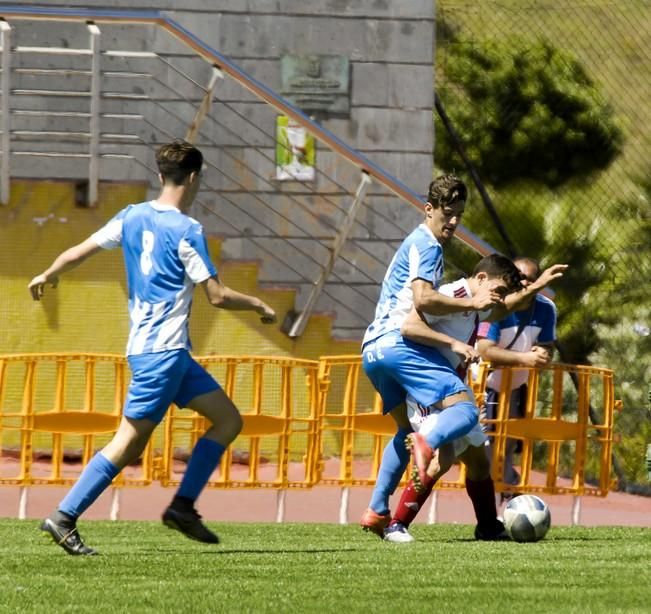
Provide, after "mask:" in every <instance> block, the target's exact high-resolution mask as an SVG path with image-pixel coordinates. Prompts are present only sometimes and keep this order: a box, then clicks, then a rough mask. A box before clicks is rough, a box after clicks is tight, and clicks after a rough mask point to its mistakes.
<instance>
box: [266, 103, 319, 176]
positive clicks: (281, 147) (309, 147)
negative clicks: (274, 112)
mask: <svg viewBox="0 0 651 614" xmlns="http://www.w3.org/2000/svg"><path fill="white" fill-rule="evenodd" d="M315 161H316V148H315V143H314V137H313V136H312V135H311V134H309V133H308V132H307V130H305V128H303V126H301V125H299V124H297V123H296V122H294V121H293V120H292V119H290V118H289V117H286V116H285V115H279V116H278V118H277V119H276V179H278V180H279V181H287V180H295V181H314V177H315V168H314V165H315Z"/></svg>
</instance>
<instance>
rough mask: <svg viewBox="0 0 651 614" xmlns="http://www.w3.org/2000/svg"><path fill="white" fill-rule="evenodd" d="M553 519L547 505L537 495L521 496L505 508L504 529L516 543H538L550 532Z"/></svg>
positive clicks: (512, 500)
mask: <svg viewBox="0 0 651 614" xmlns="http://www.w3.org/2000/svg"><path fill="white" fill-rule="evenodd" d="M551 521H552V517H551V514H550V513H549V508H548V507H547V504H546V503H545V502H544V501H543V500H542V499H541V498H540V497H536V496H535V495H520V496H518V497H514V498H513V499H511V500H510V501H509V502H508V504H507V506H506V507H505V508H504V527H505V528H506V530H507V531H508V533H509V535H510V536H511V539H513V540H514V541H516V542H537V541H538V540H539V539H542V538H543V537H545V535H546V534H547V531H549V527H550V525H551Z"/></svg>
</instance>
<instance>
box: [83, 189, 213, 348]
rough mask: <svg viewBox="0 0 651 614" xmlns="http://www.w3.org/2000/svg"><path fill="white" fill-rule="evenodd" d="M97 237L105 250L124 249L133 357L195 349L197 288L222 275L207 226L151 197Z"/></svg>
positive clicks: (119, 216) (122, 214)
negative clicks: (191, 328)
mask: <svg viewBox="0 0 651 614" xmlns="http://www.w3.org/2000/svg"><path fill="white" fill-rule="evenodd" d="M92 238H93V239H94V240H95V241H96V242H97V244H98V245H99V246H100V247H102V248H104V249H113V248H116V247H122V251H123V255H124V263H125V267H126V272H127V283H128V288H129V316H130V319H131V327H130V331H129V340H128V342H127V356H132V355H137V354H151V353H155V352H165V351H168V350H176V349H187V350H190V349H191V344H190V338H189V334H188V319H189V316H190V307H191V304H192V294H193V291H194V286H195V284H198V283H201V282H203V281H205V280H207V279H208V278H210V277H212V276H213V275H216V274H217V269H216V268H215V266H214V265H213V263H212V262H211V260H210V256H209V254H208V246H207V244H206V239H205V237H204V234H203V228H202V226H201V224H199V223H198V222H197V221H196V220H193V219H192V218H191V217H189V216H187V215H185V214H184V213H182V212H181V211H179V210H178V209H177V208H176V207H173V206H171V205H164V204H159V203H157V202H156V201H149V202H144V203H140V204H137V205H129V206H128V207H126V208H124V209H122V211H120V212H119V213H118V214H117V215H116V216H115V217H114V218H113V219H111V220H110V221H109V222H108V223H107V224H106V225H105V226H104V227H102V228H100V230H98V231H97V232H96V233H95V234H93V235H92Z"/></svg>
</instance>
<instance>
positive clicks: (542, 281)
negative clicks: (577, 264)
mask: <svg viewBox="0 0 651 614" xmlns="http://www.w3.org/2000/svg"><path fill="white" fill-rule="evenodd" d="M568 266H569V265H567V264H552V266H550V267H547V268H546V269H545V270H544V271H543V272H542V273H541V274H540V277H539V278H538V279H536V281H535V282H533V283H534V285H535V286H536V288H537V289H538V290H542V289H543V288H546V287H547V286H548V285H549V284H550V283H552V282H553V281H554V280H556V279H560V278H561V277H563V273H565V271H566V269H567V267H568Z"/></svg>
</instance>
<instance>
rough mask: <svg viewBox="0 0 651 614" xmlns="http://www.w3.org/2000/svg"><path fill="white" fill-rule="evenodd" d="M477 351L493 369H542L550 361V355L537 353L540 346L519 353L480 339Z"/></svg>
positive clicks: (545, 352)
mask: <svg viewBox="0 0 651 614" xmlns="http://www.w3.org/2000/svg"><path fill="white" fill-rule="evenodd" d="M477 349H478V351H479V354H480V356H481V357H482V359H483V360H486V361H488V362H490V363H491V365H493V366H494V367H544V366H545V365H547V364H549V362H550V360H551V354H549V353H548V352H547V351H544V352H541V351H539V350H540V349H541V348H540V346H539V349H538V350H534V349H533V348H532V349H531V350H529V351H528V352H520V351H517V350H507V349H506V348H502V347H500V346H499V345H497V343H495V342H494V341H492V340H490V339H480V340H479V341H478V342H477Z"/></svg>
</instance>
